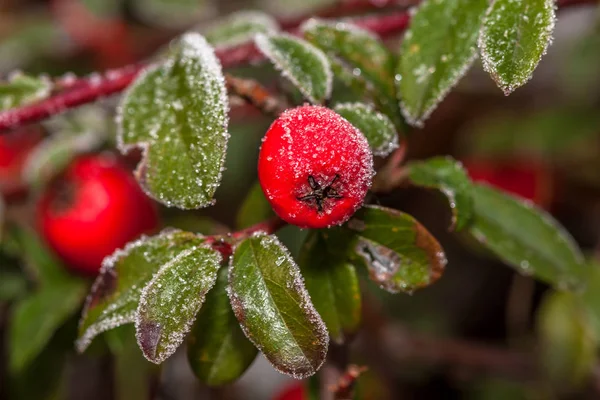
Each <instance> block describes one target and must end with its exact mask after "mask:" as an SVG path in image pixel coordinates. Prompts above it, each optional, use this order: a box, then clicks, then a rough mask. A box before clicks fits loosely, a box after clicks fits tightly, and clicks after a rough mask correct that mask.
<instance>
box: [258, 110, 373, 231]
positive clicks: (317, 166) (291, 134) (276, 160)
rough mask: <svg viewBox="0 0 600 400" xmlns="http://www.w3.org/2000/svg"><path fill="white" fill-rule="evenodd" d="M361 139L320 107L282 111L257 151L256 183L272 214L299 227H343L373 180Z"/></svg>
mask: <svg viewBox="0 0 600 400" xmlns="http://www.w3.org/2000/svg"><path fill="white" fill-rule="evenodd" d="M373 175H374V172H373V155H372V154H371V151H370V149H369V145H368V143H367V140H366V138H365V137H364V135H363V134H362V133H361V132H360V131H359V130H358V129H356V128H355V127H354V126H353V125H352V124H350V122H348V121H347V120H345V119H344V118H343V117H342V116H340V115H338V114H337V113H335V112H334V111H332V110H330V109H328V108H325V107H320V106H302V107H298V108H294V109H291V110H287V111H286V112H284V113H283V114H281V115H280V116H279V118H277V120H275V122H273V124H272V125H271V127H270V128H269V130H268V131H267V133H266V134H265V137H264V138H263V143H262V146H261V149H260V154H259V158H258V179H259V181H260V185H261V187H262V189H263V192H264V193H265V196H266V197H267V199H268V200H269V202H270V203H271V206H272V207H273V210H274V211H275V212H276V213H277V215H279V217H281V218H282V219H283V220H284V221H286V222H288V223H290V224H293V225H297V226H299V227H301V228H326V227H330V226H332V225H340V224H342V223H344V222H346V221H347V220H348V219H349V218H350V217H351V216H352V214H354V212H355V211H356V210H358V208H360V206H361V205H362V204H363V201H364V198H365V195H366V194H367V191H368V190H369V188H370V187H371V181H372V179H373Z"/></svg>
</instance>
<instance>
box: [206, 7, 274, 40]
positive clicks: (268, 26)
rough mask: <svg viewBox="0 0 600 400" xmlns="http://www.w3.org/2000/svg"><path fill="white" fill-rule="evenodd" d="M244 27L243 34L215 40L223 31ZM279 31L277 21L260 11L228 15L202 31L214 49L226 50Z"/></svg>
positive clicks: (244, 11)
mask: <svg viewBox="0 0 600 400" xmlns="http://www.w3.org/2000/svg"><path fill="white" fill-rule="evenodd" d="M240 25H241V26H244V25H245V26H246V28H247V29H246V30H245V31H244V32H239V31H238V32H236V33H235V34H234V35H233V37H231V36H230V37H228V38H227V39H226V40H223V39H222V37H221V38H217V37H219V36H222V34H223V31H224V30H227V29H229V30H231V29H236V28H237V29H239V28H240ZM278 31H279V24H278V23H277V20H276V19H275V18H273V17H272V16H271V15H269V14H267V13H264V12H262V11H254V10H243V11H238V12H235V13H233V14H230V15H228V16H227V17H225V18H223V19H222V20H220V21H217V22H216V23H214V24H212V25H211V26H210V27H208V29H206V30H204V36H205V37H206V40H207V41H208V42H209V43H210V44H212V45H213V46H214V47H215V48H216V49H227V48H231V47H236V46H239V45H241V44H244V43H247V42H251V41H252V40H253V39H254V36H255V35H256V34H258V33H274V32H278Z"/></svg>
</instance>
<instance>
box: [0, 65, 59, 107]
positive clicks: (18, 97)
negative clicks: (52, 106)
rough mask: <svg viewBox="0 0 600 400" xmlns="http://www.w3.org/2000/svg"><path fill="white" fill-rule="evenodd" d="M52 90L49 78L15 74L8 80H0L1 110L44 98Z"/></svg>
mask: <svg viewBox="0 0 600 400" xmlns="http://www.w3.org/2000/svg"><path fill="white" fill-rule="evenodd" d="M51 90H52V82H51V81H50V79H48V78H45V77H40V78H34V77H31V76H27V75H23V74H20V73H19V74H15V75H13V76H12V77H11V78H10V79H9V80H8V82H0V111H4V110H8V109H9V108H13V107H18V106H23V105H26V104H29V103H33V102H36V101H39V100H42V99H44V98H46V97H48V96H50V92H51Z"/></svg>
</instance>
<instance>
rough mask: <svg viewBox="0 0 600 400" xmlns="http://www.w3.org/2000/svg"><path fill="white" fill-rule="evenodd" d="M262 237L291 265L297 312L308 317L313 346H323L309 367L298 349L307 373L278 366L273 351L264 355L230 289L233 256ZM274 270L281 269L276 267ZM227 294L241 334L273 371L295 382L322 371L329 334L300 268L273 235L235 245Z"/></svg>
mask: <svg viewBox="0 0 600 400" xmlns="http://www.w3.org/2000/svg"><path fill="white" fill-rule="evenodd" d="M265 238H268V239H269V240H272V241H273V244H274V245H275V246H276V247H277V248H278V250H281V257H285V259H284V261H283V262H286V261H287V262H289V263H290V272H291V273H292V275H293V285H294V288H295V289H297V293H298V295H299V296H300V299H301V303H300V304H298V306H299V307H300V309H301V311H302V312H303V313H306V314H307V315H306V316H307V317H308V318H309V320H310V322H311V324H312V327H313V328H314V329H315V332H314V333H315V334H316V335H317V336H316V339H317V343H316V344H319V343H320V344H322V345H323V348H322V349H321V351H320V352H319V353H320V359H318V360H317V364H316V365H312V363H311V360H309V359H308V358H306V355H304V350H302V348H300V352H301V353H302V354H303V355H304V357H305V360H306V361H307V362H308V364H309V365H310V368H311V370H310V371H300V372H298V371H296V370H294V369H293V368H292V366H290V365H281V363H280V364H278V363H277V362H278V361H281V360H277V359H276V358H275V357H273V352H268V354H267V353H266V352H265V351H264V349H265V347H264V346H263V345H262V344H261V343H259V342H258V341H257V340H256V338H254V337H253V333H252V332H251V331H250V330H249V329H248V327H247V325H246V324H244V323H243V322H242V321H244V320H245V319H246V313H245V311H246V309H244V307H243V302H242V300H241V299H240V298H239V294H237V293H236V292H235V289H234V288H233V281H234V279H235V274H236V273H237V271H236V266H235V265H234V262H235V261H236V257H235V256H236V254H237V252H238V250H239V249H240V247H241V246H243V245H244V244H246V243H249V242H250V241H252V240H255V239H261V240H262V239H265ZM269 261H271V262H273V263H275V262H276V261H275V260H272V259H271V260H269ZM283 262H282V264H283ZM277 268H280V266H277ZM261 275H262V273H261ZM263 282H264V280H263ZM227 294H228V295H229V301H230V303H231V307H232V309H233V312H234V314H235V316H236V318H237V319H238V321H240V326H241V327H242V331H243V332H244V334H245V335H246V337H247V338H248V339H249V340H250V341H251V342H252V343H253V344H254V345H255V346H256V347H257V348H258V349H259V350H260V351H261V352H262V353H263V354H264V355H265V357H266V358H267V360H269V362H270V363H271V365H272V366H273V368H275V370H277V371H278V372H280V373H282V374H285V375H289V376H292V377H294V378H295V379H302V378H306V377H308V376H311V375H313V374H315V373H316V372H317V371H318V370H319V369H320V368H321V366H322V365H323V363H324V362H325V358H326V354H327V348H328V345H329V333H328V332H327V327H326V326H325V323H324V322H323V320H322V319H321V316H320V315H319V313H318V312H317V311H316V309H315V308H314V306H313V305H312V302H311V300H310V295H309V294H308V291H307V290H306V288H305V286H304V278H303V277H302V274H301V272H300V268H299V267H298V265H297V264H296V263H295V262H294V260H293V258H292V257H291V255H290V253H289V251H288V250H287V248H285V247H284V246H283V245H282V244H281V242H279V240H278V239H277V238H276V237H275V236H272V235H267V234H266V233H265V232H257V233H255V234H254V235H253V236H252V237H250V238H248V239H246V240H244V241H242V242H240V243H238V244H237V246H236V247H235V249H234V252H233V255H232V256H231V258H230V264H229V286H228V287H227ZM269 297H271V294H269ZM275 307H277V306H275ZM258 314H260V316H264V314H265V313H260V312H258ZM278 314H279V315H280V316H281V312H280V311H279V310H278ZM263 329H268V328H266V327H263ZM288 332H289V333H290V335H291V336H292V338H293V340H294V341H295V342H296V345H297V346H298V347H299V345H298V343H297V339H296V338H295V336H294V335H293V334H292V333H291V331H290V330H289V328H288ZM284 356H285V354H284ZM293 361H294V360H287V361H286V363H287V364H290V363H293Z"/></svg>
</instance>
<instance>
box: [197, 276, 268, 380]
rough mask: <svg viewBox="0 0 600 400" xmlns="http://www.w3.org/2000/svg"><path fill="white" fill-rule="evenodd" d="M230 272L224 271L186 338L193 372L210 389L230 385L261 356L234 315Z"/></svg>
mask: <svg viewBox="0 0 600 400" xmlns="http://www.w3.org/2000/svg"><path fill="white" fill-rule="evenodd" d="M228 273H229V271H228V269H227V268H221V270H220V271H219V277H218V279H217V283H216V285H215V287H214V288H213V289H212V290H211V291H210V292H209V293H208V295H207V296H206V301H205V303H204V305H203V306H202V308H201V309H200V313H198V317H197V318H196V322H195V323H194V327H193V329H192V332H191V333H190V335H189V336H188V339H187V344H188V348H187V356H188V360H189V362H190V366H191V367H192V371H193V372H194V374H195V375H196V377H197V378H198V379H200V381H202V382H204V383H205V384H207V385H209V386H219V385H225V384H227V383H231V382H233V381H235V380H236V379H237V378H239V377H240V376H241V375H242V374H243V373H244V372H245V371H246V369H248V367H249V366H250V364H252V361H254V359H255V358H256V354H257V353H258V351H257V349H256V347H255V346H254V345H253V344H252V342H250V341H249V340H248V339H247V338H246V336H244V333H243V332H242V330H241V328H240V324H239V322H238V320H237V319H236V318H235V315H234V314H233V310H232V309H231V305H230V304H229V298H228V297H227V292H226V287H227V284H228Z"/></svg>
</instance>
